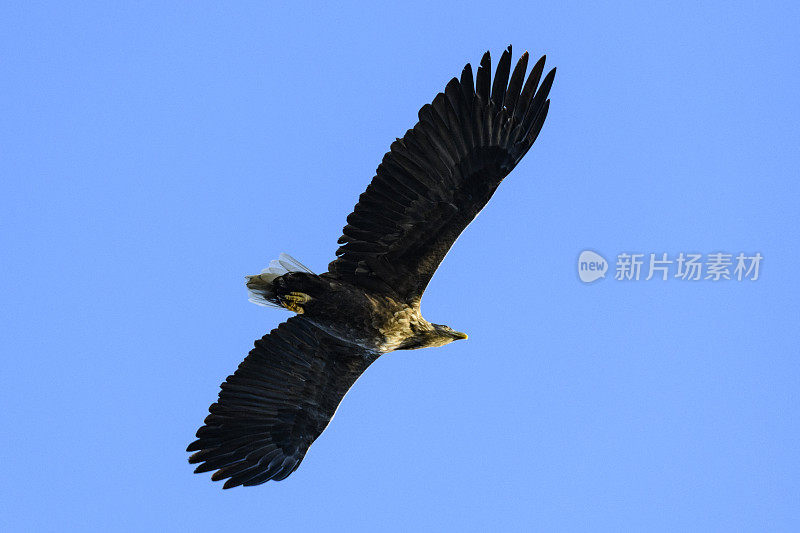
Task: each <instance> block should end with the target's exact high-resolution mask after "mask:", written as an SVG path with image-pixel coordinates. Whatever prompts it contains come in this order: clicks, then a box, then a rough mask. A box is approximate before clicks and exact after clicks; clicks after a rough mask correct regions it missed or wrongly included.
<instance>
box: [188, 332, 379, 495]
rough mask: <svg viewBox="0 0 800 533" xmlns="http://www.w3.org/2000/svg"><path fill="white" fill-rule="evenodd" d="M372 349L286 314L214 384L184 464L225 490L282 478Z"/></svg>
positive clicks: (321, 427) (300, 457)
mask: <svg viewBox="0 0 800 533" xmlns="http://www.w3.org/2000/svg"><path fill="white" fill-rule="evenodd" d="M377 357H378V354H377V353H375V352H370V351H367V350H364V349H363V348H360V347H357V346H355V345H352V344H348V343H344V342H342V341H340V340H338V339H336V338H334V337H332V336H330V335H328V334H327V333H325V332H324V331H322V330H321V329H319V328H318V327H316V326H314V325H313V324H311V323H310V322H308V321H307V320H306V319H305V318H303V317H300V316H296V317H292V318H290V319H289V320H287V321H286V322H284V323H283V324H281V325H280V326H278V328H276V329H274V330H273V331H272V332H271V333H269V334H268V335H265V336H264V337H263V338H262V339H260V340H258V341H256V343H255V348H253V350H251V351H250V354H249V355H248V356H247V357H246V358H245V360H244V361H243V362H242V364H240V365H239V369H238V370H236V372H235V373H234V374H233V375H232V376H228V379H226V380H225V383H223V384H222V385H221V387H222V390H221V391H220V393H219V400H217V402H216V403H214V404H212V405H211V407H209V409H208V410H209V411H210V413H211V414H210V415H208V417H206V419H205V425H203V426H202V427H201V428H200V429H199V430H198V431H197V440H196V441H194V442H192V443H191V444H190V445H189V447H188V448H187V451H194V452H196V453H194V454H193V455H192V456H191V457H190V458H189V462H190V463H202V464H201V465H200V466H198V467H197V469H196V470H195V472H198V473H199V472H208V471H211V470H216V472H215V473H214V474H213V475H212V476H211V479H212V480H214V481H219V480H221V479H225V478H230V479H228V481H227V482H225V485H224V488H226V489H227V488H230V487H235V486H237V485H258V484H260V483H264V482H265V481H268V480H270V479H274V480H281V479H284V478H285V477H286V476H288V475H289V474H291V473H292V472H294V470H295V469H297V467H298V466H299V465H300V462H301V461H302V460H303V457H304V456H305V454H306V451H308V448H309V446H311V443H312V442H314V440H315V439H316V438H317V437H319V435H320V434H321V433H322V431H323V430H324V429H325V427H326V426H327V425H328V422H330V420H331V418H332V417H333V415H334V413H335V412H336V408H337V407H338V406H339V403H340V402H341V401H342V398H344V395H345V393H347V391H348V390H349V389H350V387H351V386H352V385H353V383H355V381H356V379H358V377H359V376H360V375H361V374H362V373H363V372H364V371H365V370H366V369H367V367H368V366H369V365H370V364H371V363H372V362H373V361H375V359H377Z"/></svg>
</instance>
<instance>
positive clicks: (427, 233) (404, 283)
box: [327, 46, 555, 302]
mask: <svg viewBox="0 0 800 533" xmlns="http://www.w3.org/2000/svg"><path fill="white" fill-rule="evenodd" d="M544 61H545V58H544V57H542V58H541V59H540V60H539V61H538V62H537V63H536V64H535V65H534V67H533V69H532V70H531V72H530V75H529V76H528V78H527V81H525V84H524V86H523V80H524V79H525V71H526V70H527V65H528V53H527V52H526V53H524V54H522V57H520V59H519V62H518V63H517V65H516V67H515V68H514V71H513V73H511V77H510V80H509V72H510V70H511V69H510V67H511V47H510V46H509V47H508V49H507V50H506V51H505V52H504V53H503V56H502V57H501V58H500V62H499V64H498V66H497V73H496V75H495V78H494V83H493V84H492V83H491V79H490V78H491V59H490V57H489V52H486V54H485V55H484V56H483V59H481V65H480V67H479V68H478V72H477V76H476V78H475V83H474V85H473V77H472V67H471V66H470V65H469V64H467V66H466V67H464V71H463V72H462V74H461V79H460V80H458V79H456V78H453V79H452V80H450V82H449V83H448V84H447V87H446V89H445V91H444V93H439V94H438V95H437V96H436V98H434V100H433V103H432V104H428V105H425V106H424V107H423V108H422V109H421V110H420V111H419V122H418V123H417V125H416V126H414V128H413V129H411V130H408V132H406V134H405V136H404V137H403V138H402V139H397V141H396V142H394V143H392V146H391V150H390V151H389V152H388V153H387V154H386V155H385V156H384V158H383V162H382V163H381V164H380V166H379V167H378V170H377V175H376V176H375V177H374V178H373V180H372V183H370V185H369V187H367V190H366V192H364V193H363V194H362V195H361V197H360V198H359V201H358V203H357V204H356V207H355V210H354V211H353V213H352V214H350V216H348V217H347V225H346V226H345V227H344V230H343V235H342V237H341V238H340V239H339V244H341V246H340V247H339V249H338V250H337V251H336V255H337V259H336V260H334V261H333V262H332V263H331V264H330V265H329V266H328V269H329V273H328V274H327V275H329V276H332V277H335V278H338V279H343V280H346V281H349V282H350V283H354V284H356V285H359V286H361V287H363V288H366V289H370V290H379V291H380V290H384V291H386V290H389V291H394V292H395V293H396V294H398V295H399V296H401V297H403V298H405V299H406V300H407V301H408V302H415V301H419V298H420V297H421V296H422V293H423V291H424V290H425V287H426V286H427V285H428V282H429V281H430V279H431V277H432V276H433V274H434V272H435V271H436V269H437V268H438V266H439V263H441V261H442V259H444V256H445V255H446V254H447V251H448V250H449V249H450V247H451V246H452V245H453V243H454V242H455V240H456V238H458V236H459V234H460V233H461V232H462V231H463V230H464V228H466V227H467V225H468V224H469V223H470V222H471V221H472V220H473V219H474V218H475V216H476V215H477V214H478V213H479V212H480V210H481V209H483V206H485V205H486V203H487V202H488V201H489V199H490V198H491V197H492V194H494V191H495V189H497V186H498V185H499V184H500V182H501V181H502V180H503V178H504V177H505V176H506V175H507V174H508V173H509V172H511V170H512V169H513V168H514V167H515V166H516V165H517V163H519V161H520V159H522V156H524V155H525V153H526V152H527V151H528V150H529V149H530V147H531V146H532V145H533V142H534V141H535V140H536V137H537V136H538V135H539V131H540V130H541V129H542V125H543V124H544V120H545V117H546V116H547V110H548V108H549V105H550V100H548V99H547V95H548V93H549V91H550V87H551V85H552V83H553V77H554V76H555V69H553V70H551V71H550V72H549V73H548V74H547V76H545V78H544V80H543V81H542V84H541V85H540V86H539V87H538V90H537V85H539V80H540V79H541V76H542V72H543V69H544ZM490 88H491V89H490Z"/></svg>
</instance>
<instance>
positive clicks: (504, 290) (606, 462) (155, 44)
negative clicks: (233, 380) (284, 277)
mask: <svg viewBox="0 0 800 533" xmlns="http://www.w3.org/2000/svg"><path fill="white" fill-rule="evenodd" d="M10 4H11V3H10V2H4V3H3V7H2V8H0V19H2V20H3V24H2V26H3V28H2V30H0V46H1V47H2V53H0V56H2V57H1V58H0V117H1V118H0V176H2V178H1V179H0V223H1V227H2V233H0V244H1V245H2V251H3V253H2V260H0V270H1V275H0V284H2V305H1V306H0V324H2V326H1V327H0V341H2V343H1V345H2V352H3V356H2V378H0V379H2V387H0V405H2V419H3V424H2V426H3V429H2V435H1V436H0V439H2V440H1V441H0V461H2V463H1V464H2V472H3V485H4V488H3V490H2V491H0V529H3V530H4V531H26V530H27V531H30V530H36V531H38V530H42V531H47V530H50V531H65V530H69V529H80V530H98V531H117V530H119V531H146V530H150V531H159V530H163V531H243V530H264V531H281V530H291V531H317V530H332V531H336V530H340V531H341V530H365V531H379V530H384V531H385V530H397V531H410V530H437V531H441V530H448V529H451V530H458V531H471V530H474V531H480V530H484V531H486V530H498V529H502V530H508V531H516V530H550V531H553V530H561V531H563V530H587V529H589V530H631V529H633V530H664V531H674V530H676V529H683V530H691V529H694V530H706V531H708V530H719V531H725V530H727V531H730V530H752V531H764V530H771V531H791V530H794V531H797V530H798V529H799V528H800V504H799V502H800V453H798V450H800V422H798V407H800V405H798V404H799V402H798V390H799V387H798V385H800V350H798V319H799V318H800V313H798V303H797V302H798V296H800V294H799V292H800V291H798V288H797V287H798V283H797V275H798V262H800V254H799V253H798V247H799V246H800V239H798V212H800V207H798V206H800V203H799V202H798V201H799V200H800V186H799V185H798V171H797V169H798V166H800V156H799V155H798V154H799V152H798V142H799V141H800V135H798V125H797V124H798V119H800V104H799V103H798V102H800V100H798V98H797V95H798V94H800V78H799V77H798V76H799V75H798V72H800V71H798V68H797V66H798V63H797V61H798V59H797V58H798V52H800V37H798V31H797V27H798V21H800V9H799V8H798V7H797V4H796V3H789V2H786V3H752V4H751V5H749V6H747V7H744V6H738V7H731V6H730V5H729V3H727V2H726V3H718V4H710V3H709V4H700V5H698V4H697V3H695V2H687V3H684V4H679V3H675V4H670V5H662V6H652V5H650V4H649V3H646V4H642V3H638V2H637V3H631V4H627V5H626V4H619V5H616V6H612V5H607V6H588V5H586V4H585V3H577V2H576V3H563V2H548V3H542V2H530V1H525V2H502V3H500V4H492V3H488V2H480V3H470V2H451V3H449V4H445V3H440V2H430V1H425V2H413V1H407V2H401V3H397V4H395V5H394V6H393V7H377V6H375V5H371V4H370V5H367V4H364V5H355V4H347V3H345V4H340V3H331V4H324V5H323V4H318V5H305V6H303V7H297V6H295V7H293V8H291V9H288V8H281V7H277V6H275V5H268V4H267V3H245V2H236V3H227V2H224V3H219V2H214V3H211V2H208V3H198V2H186V3H182V2H174V3H170V5H169V6H165V5H164V4H165V3H164V2H136V3H130V4H129V5H128V6H126V7H121V6H119V5H117V4H118V3H101V2H98V3H97V4H93V5H92V4H81V3H77V4H75V5H72V6H68V5H67V3H65V2H47V3H40V2H20V3H19V4H18V5H17V6H12V5H10ZM509 43H512V44H513V45H514V52H515V53H514V57H515V58H516V57H518V55H519V54H520V53H521V52H522V51H523V50H525V49H527V50H529V51H530V52H531V54H532V55H533V56H534V57H538V55H539V54H541V53H547V55H548V64H550V65H556V66H558V75H557V76H556V82H555V85H554V87H553V90H552V92H551V98H552V105H551V108H550V115H549V117H548V120H547V123H546V124H545V127H544V130H543V132H542V134H541V136H540V138H539V140H538V141H537V143H536V145H535V146H534V148H533V150H531V152H529V153H528V155H527V156H526V157H525V159H524V160H523V161H522V163H521V164H520V165H519V166H518V167H517V169H516V170H515V171H514V172H513V173H512V174H511V175H510V176H509V178H508V179H507V180H506V181H505V182H504V183H503V185H502V186H501V187H500V189H499V191H498V192H497V194H496V195H495V197H494V198H493V200H492V201H491V203H490V204H489V206H488V208H487V209H486V210H485V211H484V212H483V213H482V214H481V216H480V217H479V218H478V219H477V220H476V222H475V223H474V224H473V225H471V226H470V227H469V228H468V229H467V231H466V232H465V233H464V234H463V235H462V237H461V238H460V239H459V241H458V243H457V245H456V246H455V247H454V249H453V250H452V251H451V253H450V254H449V255H448V257H447V259H446V261H445V262H444V264H443V265H442V267H441V268H440V270H439V271H438V273H437V274H436V276H435V278H434V279H433V282H432V284H431V285H430V287H429V290H428V292H427V293H426V295H425V300H424V303H423V311H424V313H425V315H426V317H427V318H428V319H430V320H432V321H434V322H440V323H446V324H449V325H451V326H452V327H454V328H455V329H457V330H461V331H465V332H467V333H469V335H470V338H469V340H468V341H462V342H457V343H454V344H451V345H449V346H447V347H444V348H440V349H429V350H420V351H412V352H399V353H396V354H391V355H388V356H386V357H384V358H382V359H380V360H379V361H378V362H377V363H375V364H374V365H373V366H372V367H371V368H370V369H369V370H368V371H367V373H366V374H365V375H364V376H363V377H362V379H361V380H359V382H358V383H357V384H356V386H355V387H354V388H353V389H352V390H351V392H350V393H349V394H348V396H347V398H346V399H345V401H344V403H343V404H342V406H341V408H340V409H339V411H338V413H337V416H336V418H335V420H334V422H333V423H332V424H331V426H330V427H329V428H328V430H327V431H326V432H325V433H324V434H323V435H322V437H321V438H320V439H319V440H318V441H317V442H316V443H315V444H314V445H313V446H312V447H311V450H310V452H309V454H308V456H307V457H306V459H305V461H304V462H303V464H302V465H301V467H300V469H299V470H298V471H297V472H295V473H294V474H293V475H292V476H291V477H290V478H288V479H287V480H286V481H283V482H280V483H269V484H266V485H262V486H259V487H255V488H249V489H234V490H230V491H224V492H223V491H222V490H221V486H220V484H218V483H212V482H211V481H210V480H209V475H208V474H205V475H201V476H200V475H194V474H192V467H191V466H190V465H189V464H188V463H187V462H186V459H187V455H188V454H186V453H185V452H184V449H185V447H186V445H187V444H188V443H189V442H190V441H191V440H193V436H194V432H195V431H196V429H197V427H198V426H199V425H200V424H201V422H202V420H203V418H204V416H205V414H206V410H207V407H208V405H209V404H210V403H211V402H213V401H214V400H215V398H216V396H217V391H218V385H219V383H220V382H221V381H223V380H224V378H225V377H226V376H227V375H228V374H230V373H232V372H233V370H234V369H235V368H236V366H237V365H238V364H239V362H240V361H241V359H242V358H243V357H244V355H245V354H246V353H247V352H248V350H249V349H250V348H251V347H252V342H253V340H254V339H256V338H258V337H260V336H261V335H262V334H264V333H265V332H266V331H268V330H270V329H272V328H273V327H275V326H276V325H277V324H278V323H279V322H280V321H282V320H284V319H285V318H286V317H287V316H288V314H287V313H285V312H281V311H279V310H275V309H264V308H260V307H256V306H254V305H252V304H250V303H248V302H247V296H246V291H245V288H244V278H243V276H244V275H245V274H252V273H256V272H258V271H259V270H260V269H261V268H263V267H265V266H266V265H267V263H268V262H269V260H270V259H273V258H275V257H277V255H278V254H279V253H280V252H282V251H285V252H288V253H291V254H292V255H294V256H296V257H297V258H299V259H300V260H302V261H303V262H304V263H306V264H307V265H308V266H310V267H311V268H313V269H314V270H316V271H324V270H325V268H326V266H327V263H328V262H329V261H330V260H331V259H332V258H333V252H334V250H335V248H336V239H337V238H338V236H339V235H340V232H341V228H342V226H343V225H344V220H345V216H346V215H347V214H348V213H349V212H350V211H351V209H352V207H353V205H354V204H355V202H356V199H357V196H358V194H360V193H361V192H362V191H363V190H364V188H365V187H366V185H367V183H368V182H369V180H370V179H371V177H372V176H373V173H374V171H375V168H376V166H377V164H378V163H379V162H380V159H381V157H382V156H383V154H384V152H385V151H386V150H387V149H388V147H389V144H390V142H391V141H392V140H393V139H394V138H395V137H398V136H402V135H403V133H404V132H405V131H406V129H407V128H409V127H411V126H412V125H413V124H414V123H415V122H416V113H417V110H418V109H419V107H420V106H421V105H422V104H424V103H426V102H429V101H430V100H431V99H432V98H433V97H434V96H435V94H436V93H437V92H438V91H441V90H442V89H443V88H444V86H445V84H446V83H447V81H448V80H449V79H450V78H451V77H452V76H455V75H458V74H459V73H460V72H461V69H462V67H463V66H464V64H465V63H466V62H468V61H469V62H472V63H473V65H474V64H476V63H477V62H478V61H479V59H480V56H481V54H482V53H483V52H484V51H485V50H487V49H489V50H491V51H492V53H493V55H494V59H495V61H496V59H497V58H499V55H500V52H501V51H502V50H503V49H504V48H505V47H506V46H507V45H508V44H509ZM584 249H591V250H596V251H598V252H600V253H601V254H603V255H604V256H605V257H606V258H609V259H610V260H611V261H612V262H613V260H614V258H615V256H616V254H618V253H620V252H624V251H627V252H641V253H650V252H655V253H664V252H666V253H669V254H670V255H671V256H674V255H676V254H678V253H679V252H700V253H704V254H706V253H711V252H717V251H722V252H728V253H732V254H737V253H739V252H746V253H748V254H751V253H755V252H760V253H761V254H762V255H763V257H764V260H763V263H762V265H761V272H760V279H758V280H757V281H755V282H752V281H743V282H737V281H723V282H719V283H713V282H711V281H698V282H687V281H681V280H677V279H670V280H669V281H665V282H664V281H657V280H651V281H649V282H645V281H638V282H633V281H632V282H627V283H626V282H621V281H615V280H614V279H611V276H609V277H607V279H605V280H601V281H598V282H597V283H595V284H591V285H585V284H583V283H581V282H580V281H579V279H578V276H577V267H576V260H577V257H578V254H579V253H580V252H581V251H582V250H584ZM612 268H613V267H612Z"/></svg>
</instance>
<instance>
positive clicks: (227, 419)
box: [187, 46, 555, 488]
mask: <svg viewBox="0 0 800 533" xmlns="http://www.w3.org/2000/svg"><path fill="white" fill-rule="evenodd" d="M544 61H545V58H544V57H542V58H541V59H540V60H539V61H537V62H536V64H535V65H534V66H533V68H532V69H531V72H530V74H529V75H528V77H527V80H526V81H525V83H524V86H523V80H525V72H526V70H527V63H528V54H527V52H526V53H525V54H523V55H522V57H521V58H520V59H519V61H518V62H517V64H516V66H515V68H514V69H513V72H512V71H511V47H510V46H509V47H508V50H506V51H505V52H504V53H503V55H502V57H501V58H500V61H499V64H498V67H497V72H496V75H495V78H494V82H492V80H491V59H490V56H489V53H488V52H487V53H486V54H485V55H484V56H483V58H482V59H481V64H480V67H479V68H478V71H477V75H476V76H475V82H474V85H473V73H472V68H471V66H470V65H469V64H468V65H467V66H466V67H465V68H464V71H463V72H462V74H461V79H460V80H459V79H456V78H453V79H452V80H451V81H450V82H449V83H448V84H447V87H446V88H445V91H444V93H439V94H438V95H437V96H436V98H434V100H433V103H432V104H427V105H425V106H424V107H423V108H422V109H421V110H420V112H419V122H418V123H417V124H416V125H415V126H414V128H413V129H411V130H409V131H408V132H406V134H405V136H404V137H403V138H402V139H397V141H395V142H394V143H392V146H391V150H390V151H389V152H388V153H387V154H386V155H385V156H384V158H383V161H382V162H381V164H380V166H379V167H378V170H377V175H376V176H375V177H374V178H373V180H372V183H370V185H369V186H368V187H367V190H366V192H364V193H363V194H362V195H361V197H360V198H359V201H358V203H357V204H356V206H355V209H354V211H353V213H352V214H350V216H348V217H347V225H346V226H345V227H344V230H343V235H342V237H341V238H340V239H339V244H340V247H339V249H338V250H337V251H336V256H337V258H336V259H335V260H334V261H333V262H331V263H330V265H329V266H328V272H326V273H324V274H320V275H315V274H313V273H312V272H310V271H309V270H308V269H306V268H305V267H303V266H302V265H301V264H299V263H298V262H297V261H295V260H293V259H292V258H290V257H288V256H285V255H282V256H281V259H279V260H278V261H274V262H273V263H272V264H271V267H270V269H268V270H265V271H264V272H262V273H261V274H260V275H256V276H248V281H247V286H248V288H249V289H250V292H251V301H254V302H256V303H259V304H262V305H279V306H282V307H285V308H287V309H289V310H291V311H294V312H296V313H298V315H297V316H295V317H292V318H290V319H289V320H288V321H286V322H285V323H284V324H281V325H280V326H279V327H278V328H277V329H275V330H273V331H272V332H271V333H270V334H268V335H265V336H264V337H263V338H262V339H260V340H258V341H256V345H255V348H254V349H253V350H252V351H251V352H250V354H249V355H248V356H247V357H246V358H245V360H244V362H242V364H241V365H240V366H239V369H238V370H237V371H236V372H235V373H234V374H233V375H232V376H229V377H228V378H227V380H226V381H225V383H223V384H222V390H221V391H220V393H219V400H218V401H217V402H216V403H214V404H212V405H211V407H210V408H209V411H210V413H211V414H209V415H208V416H207V417H206V419H205V425H203V426H202V427H201V428H200V429H199V430H198V432H197V440H196V441H194V442H193V443H192V444H190V445H189V447H188V449H187V450H188V451H194V452H195V453H194V454H193V455H192V456H191V457H190V459H189V462H191V463H200V465H199V466H198V467H197V469H196V470H195V471H196V472H208V471H216V472H215V473H214V474H213V475H212V479H213V480H221V479H226V478H227V479H228V480H227V481H226V483H225V485H224V487H225V488H228V487H233V486H237V485H257V484H260V483H263V482H265V481H267V480H270V479H274V480H281V479H284V478H285V477H286V476H288V475H289V474H291V473H292V472H293V471H294V470H295V469H296V468H297V467H298V465H299V464H300V462H301V461H302V460H303V457H304V456H305V453H306V451H307V450H308V448H309V446H310V445H311V443H312V442H314V440H315V439H316V438H317V437H318V436H319V435H320V434H321V433H322V431H323V430H324V429H325V427H326V426H327V425H328V422H329V421H330V419H331V417H332V416H333V414H334V412H335V411H336V408H337V406H338V405H339V403H340V402H341V400H342V398H343V397H344V395H345V393H346V392H347V390H348V389H349V388H350V387H351V386H352V385H353V383H354V382H355V381H356V379H358V377H359V376H360V375H361V374H362V373H363V372H364V371H365V370H366V369H367V367H368V366H369V365H370V364H372V362H374V361H375V359H377V358H378V357H379V356H380V355H381V354H383V353H386V352H390V351H393V350H403V349H416V348H424V347H430V346H441V345H443V344H447V343H449V342H452V341H453V340H457V339H463V338H466V335H464V334H463V333H459V332H457V331H453V330H452V329H450V328H449V327H447V326H443V325H438V324H431V323H430V322H428V321H427V320H425V319H424V318H423V317H422V315H421V313H420V309H419V305H420V300H421V297H422V293H423V292H424V290H425V287H426V286H427V284H428V282H429V281H430V279H431V277H432V276H433V274H434V272H435V271H436V269H437V267H438V266H439V264H440V263H441V261H442V260H443V259H444V256H445V255H446V254H447V251H448V250H449V249H450V247H451V246H452V244H453V243H454V242H455V240H456V238H457V237H458V236H459V235H460V234H461V232H462V231H463V230H464V228H466V227H467V225H468V224H469V223H470V222H471V221H472V220H473V219H474V218H475V216H476V215H477V214H478V213H479V212H480V210H481V209H483V207H484V206H485V205H486V203H487V202H488V201H489V199H490V198H491V196H492V194H494V191H495V190H496V189H497V186H498V185H499V184H500V182H501V181H502V180H503V178H504V177H505V176H506V175H507V174H508V173H509V172H511V170H512V169H513V168H514V167H515V166H516V165H517V163H518V162H519V161H520V159H521V158H522V157H523V156H524V155H525V153H526V152H527V151H528V150H529V149H530V147H531V146H532V145H533V142H534V141H535V140H536V137H537V136H538V135H539V131H540V130H541V128H542V125H543V124H544V121H545V118H546V117H547V111H548V108H549V104H550V101H549V100H548V99H547V97H548V94H549V91H550V87H551V85H552V83H553V78H554V76H555V69H553V70H551V71H550V72H549V73H548V74H547V75H546V76H545V77H544V79H543V80H542V74H543V71H544ZM540 80H541V85H540V84H539V82H540ZM537 87H538V89H537Z"/></svg>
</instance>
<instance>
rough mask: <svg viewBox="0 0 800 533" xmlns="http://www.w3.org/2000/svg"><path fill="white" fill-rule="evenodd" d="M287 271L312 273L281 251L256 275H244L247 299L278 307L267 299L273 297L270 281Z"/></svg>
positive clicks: (262, 304)
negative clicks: (276, 257)
mask: <svg viewBox="0 0 800 533" xmlns="http://www.w3.org/2000/svg"><path fill="white" fill-rule="evenodd" d="M288 272H308V273H309V274H313V272H312V271H311V269H310V268H308V267H307V266H305V265H304V264H303V263H301V262H300V261H298V260H297V259H295V258H294V257H292V256H291V255H289V254H285V253H282V254H281V255H280V256H278V259H273V260H272V261H270V262H269V266H268V267H267V268H265V269H264V270H262V271H261V274H259V275H258V276H245V278H246V279H247V291H248V293H249V297H248V298H247V300H248V301H250V302H252V303H254V304H256V305H260V306H263V307H280V306H279V305H277V304H275V303H274V302H271V301H269V299H268V298H269V297H271V296H272V297H274V294H273V293H272V282H273V281H274V280H275V278H278V277H280V276H283V275H284V274H286V273H288Z"/></svg>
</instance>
